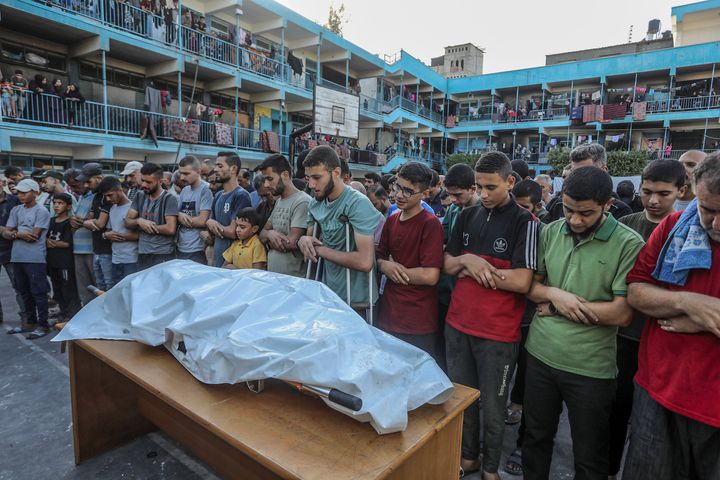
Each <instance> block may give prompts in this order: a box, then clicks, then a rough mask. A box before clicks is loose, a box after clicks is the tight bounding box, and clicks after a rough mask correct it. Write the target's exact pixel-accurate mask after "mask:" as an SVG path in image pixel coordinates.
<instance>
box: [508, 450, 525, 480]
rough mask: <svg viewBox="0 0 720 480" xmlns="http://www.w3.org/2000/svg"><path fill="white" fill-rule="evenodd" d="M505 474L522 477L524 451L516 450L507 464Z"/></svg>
mask: <svg viewBox="0 0 720 480" xmlns="http://www.w3.org/2000/svg"><path fill="white" fill-rule="evenodd" d="M505 472H506V473H509V474H510V475H522V474H523V470H522V451H521V450H520V449H519V448H518V449H515V450H514V451H513V452H512V453H511V454H510V456H509V457H508V459H507V461H506V462H505Z"/></svg>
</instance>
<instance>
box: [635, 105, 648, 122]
mask: <svg viewBox="0 0 720 480" xmlns="http://www.w3.org/2000/svg"><path fill="white" fill-rule="evenodd" d="M632 112H633V120H635V121H643V120H645V117H646V116H647V102H635V103H633V104H632Z"/></svg>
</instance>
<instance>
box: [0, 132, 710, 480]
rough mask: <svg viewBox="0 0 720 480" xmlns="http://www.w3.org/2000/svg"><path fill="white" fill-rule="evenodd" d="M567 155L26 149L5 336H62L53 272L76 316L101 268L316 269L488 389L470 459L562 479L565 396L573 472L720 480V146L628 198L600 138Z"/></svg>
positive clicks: (13, 173)
mask: <svg viewBox="0 0 720 480" xmlns="http://www.w3.org/2000/svg"><path fill="white" fill-rule="evenodd" d="M570 158H571V164H570V165H568V167H567V168H566V171H565V172H563V177H564V182H563V184H562V188H557V183H556V182H554V181H553V179H552V178H550V177H548V176H542V175H541V176H539V177H537V178H535V179H532V178H531V176H530V175H529V173H530V172H529V170H528V167H527V164H526V163H525V162H523V161H513V162H511V161H510V160H509V159H508V158H507V156H505V154H503V153H501V152H488V153H485V154H483V155H482V156H481V157H480V158H479V160H478V161H477V163H476V164H475V165H474V166H470V165H466V164H458V165H454V166H452V167H451V168H450V169H449V170H448V172H447V174H446V175H445V176H441V175H438V173H437V172H434V171H433V170H431V169H429V168H428V167H427V166H425V165H424V164H422V163H418V162H410V163H406V164H405V165H403V166H402V167H401V168H400V169H399V171H397V173H396V174H394V175H384V176H380V175H378V174H375V173H368V174H366V175H365V182H364V184H362V183H360V182H356V181H353V180H352V176H351V174H350V170H349V168H348V166H347V164H346V163H345V162H343V161H342V160H340V159H339V158H338V155H337V153H336V151H335V149H333V148H331V147H329V146H318V147H315V148H314V149H312V150H306V151H304V152H302V154H301V155H300V159H299V165H301V167H302V168H301V169H300V171H299V172H294V169H293V168H292V166H291V164H290V163H289V162H288V160H287V159H286V158H285V157H283V156H282V155H279V154H274V155H271V156H269V157H267V158H266V159H265V160H264V161H263V162H262V163H261V164H260V165H259V166H258V167H257V168H255V175H254V177H253V176H252V175H251V173H250V172H249V171H248V170H247V169H243V168H242V165H241V161H240V158H239V157H238V156H237V154H235V153H233V152H220V153H219V154H218V155H217V158H216V159H214V160H204V161H200V160H198V159H197V158H194V157H191V156H188V157H185V158H183V159H182V160H181V161H180V162H179V163H178V167H177V171H176V173H175V174H174V175H168V174H167V172H163V170H162V168H161V167H160V166H159V165H155V164H152V163H146V164H144V165H143V164H141V163H139V162H130V163H128V164H127V165H126V166H125V169H124V170H123V171H122V172H121V177H122V178H118V177H115V176H109V175H105V174H104V173H103V171H102V169H101V166H100V165H99V164H93V163H90V164H86V165H85V166H84V167H83V168H82V170H73V169H71V170H68V171H66V172H64V174H61V173H59V172H56V171H54V170H39V171H36V172H33V174H32V175H31V178H25V177H24V175H23V173H22V172H21V171H20V170H19V169H17V168H13V167H10V168H7V169H6V170H5V172H4V173H5V177H4V179H3V185H2V187H9V188H8V190H9V191H8V192H5V191H2V192H1V193H0V195H2V196H0V225H1V227H0V233H1V234H2V240H0V260H2V265H3V267H4V268H5V270H6V272H7V273H8V275H9V276H10V278H11V279H12V282H13V286H14V288H15V290H16V292H17V299H18V304H19V306H20V312H21V314H20V315H21V318H22V322H21V325H20V326H18V327H15V328H13V329H11V330H9V332H8V333H17V334H27V335H28V338H31V339H32V338H39V337H41V336H43V335H46V334H47V333H48V331H49V327H50V321H49V318H48V293H49V283H48V280H47V278H48V277H49V278H50V283H51V284H52V292H53V299H54V301H56V302H57V303H58V305H59V309H60V314H59V317H60V318H58V319H57V320H58V321H64V320H67V319H69V318H71V317H72V316H73V315H74V313H75V312H77V310H78V309H79V308H80V307H81V305H83V304H85V303H87V302H88V301H89V300H91V299H92V294H91V293H90V292H88V291H87V289H86V287H87V286H88V285H96V286H97V287H98V288H99V289H100V290H107V289H109V288H112V286H113V285H115V284H116V283H118V282H120V281H122V279H123V278H125V277H126V276H127V275H130V274H132V273H134V272H136V271H139V270H142V269H146V268H150V267H153V266H155V265H158V264H161V263H163V262H166V261H169V260H172V259H175V258H179V259H186V260H191V261H195V262H198V263H202V264H208V265H212V266H215V267H224V268H239V269H242V268H256V269H267V270H269V271H271V272H276V273H280V274H286V275H293V276H298V277H304V276H306V275H309V276H310V277H312V278H315V279H318V280H320V281H322V282H324V283H325V284H326V285H327V286H328V287H329V288H330V289H331V290H332V291H334V292H335V293H336V294H337V295H338V296H339V297H340V298H342V299H343V300H346V301H347V302H348V303H349V304H350V305H351V306H352V308H354V309H355V310H356V311H357V312H358V313H359V314H360V315H361V316H363V317H364V318H366V319H368V320H372V319H376V321H375V322H374V324H375V326H377V327H379V328H380V329H382V330H384V331H385V332H387V333H389V334H391V335H393V336H395V337H397V338H399V339H401V340H403V341H405V342H408V343H410V344H412V345H414V346H416V347H418V348H420V349H422V350H424V351H425V352H427V353H428V354H429V355H431V356H432V357H433V358H434V359H435V360H436V361H437V363H438V364H439V365H440V366H441V368H443V369H445V370H446V371H447V373H448V375H449V377H450V378H451V380H453V381H455V382H457V383H461V384H464V385H468V386H471V387H475V388H478V389H479V390H480V391H481V402H480V403H478V404H476V405H473V406H471V407H469V408H468V409H467V410H466V412H465V416H464V423H463V435H462V459H461V467H462V470H463V472H464V473H465V474H467V473H470V472H474V471H482V475H483V478H485V479H498V478H500V477H499V474H498V471H499V470H500V469H501V468H502V469H503V470H505V471H506V472H507V473H510V474H514V475H520V474H522V475H524V478H526V479H529V480H534V479H547V478H549V475H550V466H551V461H552V454H553V446H554V437H555V434H556V432H557V428H558V423H559V420H560V414H561V412H562V410H563V404H565V406H566V407H567V411H568V417H569V423H570V430H571V436H572V440H573V458H574V468H575V478H576V479H603V480H604V479H607V478H608V477H611V478H612V477H615V476H616V475H618V473H619V471H620V468H621V464H622V461H623V455H624V452H625V451H627V453H626V458H625V460H624V469H623V478H625V479H631V480H632V479H645V478H652V479H660V480H664V479H668V480H669V479H671V478H672V479H675V478H681V479H703V480H704V479H707V480H710V479H718V478H720V398H719V397H720V154H718V153H715V154H712V155H709V156H707V157H706V156H705V154H704V153H702V152H699V151H689V152H687V153H685V154H684V155H683V156H682V157H681V158H680V160H679V161H677V160H670V159H665V160H655V161H653V162H651V163H649V164H648V165H647V166H646V168H645V169H644V171H643V173H642V176H641V180H640V188H639V194H635V192H634V188H630V190H628V188H627V185H625V186H624V187H623V188H619V193H622V194H623V195H622V197H623V198H624V199H625V201H622V200H620V199H619V198H618V195H617V194H616V193H615V192H614V191H613V190H614V188H613V181H612V178H611V177H610V175H609V174H608V173H607V161H606V155H605V150H604V148H603V147H602V146H600V145H597V144H590V145H583V146H580V147H577V148H575V149H574V150H573V151H572V153H571V156H570ZM298 177H300V178H298ZM15 194H16V195H15ZM634 210H635V211H634ZM513 375H514V377H515V381H514V383H513V382H512V378H513ZM511 385H512V388H511ZM508 397H509V398H508ZM514 423H519V424H520V428H519V430H518V437H517V441H516V447H517V448H516V449H515V450H514V451H512V452H508V453H509V456H508V458H507V461H506V463H505V465H501V464H500V460H501V456H502V447H503V436H504V433H505V424H514ZM628 425H630V426H631V432H630V435H629V438H630V442H629V446H627V448H626V439H627V438H628Z"/></svg>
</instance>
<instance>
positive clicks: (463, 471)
mask: <svg viewBox="0 0 720 480" xmlns="http://www.w3.org/2000/svg"><path fill="white" fill-rule="evenodd" d="M460 463H461V466H460V478H463V477H464V476H465V475H471V474H473V473H477V472H479V471H480V468H481V467H482V462H481V461H480V460H476V461H475V462H474V463H473V464H472V466H471V467H470V468H468V469H465V468H463V467H462V460H461V462H460Z"/></svg>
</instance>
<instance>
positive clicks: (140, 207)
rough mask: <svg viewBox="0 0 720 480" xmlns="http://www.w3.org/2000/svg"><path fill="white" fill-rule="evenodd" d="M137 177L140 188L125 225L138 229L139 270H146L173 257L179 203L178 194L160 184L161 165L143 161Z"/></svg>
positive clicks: (161, 176) (161, 175)
mask: <svg viewBox="0 0 720 480" xmlns="http://www.w3.org/2000/svg"><path fill="white" fill-rule="evenodd" d="M140 178H141V180H142V183H141V184H140V188H141V189H142V192H138V194H137V195H136V196H135V200H133V202H132V206H131V207H130V211H129V212H128V214H127V217H126V218H125V227H127V228H128V229H130V230H139V233H140V238H139V240H138V270H145V269H147V268H150V267H152V266H155V265H158V264H160V263H163V262H167V261H169V260H172V259H174V258H175V232H176V229H177V216H178V204H177V198H175V197H174V196H173V195H171V194H170V193H168V191H167V190H164V189H163V188H162V186H161V182H162V178H163V171H162V168H161V167H160V165H156V164H154V163H146V164H145V165H144V166H143V167H142V168H141V169H140Z"/></svg>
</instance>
